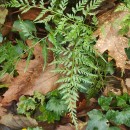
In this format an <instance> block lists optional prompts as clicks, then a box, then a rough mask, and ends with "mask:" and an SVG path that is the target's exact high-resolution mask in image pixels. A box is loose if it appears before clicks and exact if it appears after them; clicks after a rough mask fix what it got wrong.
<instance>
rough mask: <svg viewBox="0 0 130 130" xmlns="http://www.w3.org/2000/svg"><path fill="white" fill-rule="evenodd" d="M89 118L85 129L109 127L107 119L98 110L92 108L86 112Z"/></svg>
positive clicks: (98, 129) (103, 129) (100, 129)
mask: <svg viewBox="0 0 130 130" xmlns="http://www.w3.org/2000/svg"><path fill="white" fill-rule="evenodd" d="M88 116H89V117H90V120H89V121H88V125H87V128H86V130H95V129H96V130H107V129H108V128H109V125H108V124H107V123H108V120H107V119H106V118H105V117H104V116H103V114H102V113H101V112H100V111H99V110H92V111H90V112H88Z"/></svg>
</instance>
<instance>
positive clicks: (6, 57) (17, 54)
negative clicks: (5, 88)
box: [0, 40, 28, 78]
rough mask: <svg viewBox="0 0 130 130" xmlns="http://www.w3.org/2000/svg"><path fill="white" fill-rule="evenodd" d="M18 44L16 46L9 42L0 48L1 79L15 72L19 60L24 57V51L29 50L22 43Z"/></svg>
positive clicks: (18, 42)
mask: <svg viewBox="0 0 130 130" xmlns="http://www.w3.org/2000/svg"><path fill="white" fill-rule="evenodd" d="M16 42H17V44H16V45H12V42H8V43H6V44H3V45H2V44H1V46H0V55H1V57H0V68H1V69H0V78H2V76H4V74H5V73H13V72H14V70H15V65H16V64H17V62H18V60H19V59H20V58H21V57H22V55H23V54H24V51H26V50H27V49H28V47H27V46H26V45H25V44H24V43H23V42H22V41H19V40H17V41H16Z"/></svg>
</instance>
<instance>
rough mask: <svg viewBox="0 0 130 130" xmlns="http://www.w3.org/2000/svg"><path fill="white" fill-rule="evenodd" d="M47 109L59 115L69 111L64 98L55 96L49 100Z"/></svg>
mask: <svg viewBox="0 0 130 130" xmlns="http://www.w3.org/2000/svg"><path fill="white" fill-rule="evenodd" d="M46 109H47V110H49V111H53V112H55V113H56V114H57V115H63V114H64V113H65V112H66V111H67V106H66V104H65V102H64V101H63V100H61V99H57V98H56V97H53V98H51V99H50V100H49V101H48V102H47V105H46Z"/></svg>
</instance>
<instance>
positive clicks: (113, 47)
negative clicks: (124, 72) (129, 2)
mask: <svg viewBox="0 0 130 130" xmlns="http://www.w3.org/2000/svg"><path fill="white" fill-rule="evenodd" d="M109 13H110V14H109ZM127 14H128V12H120V13H115V12H108V14H105V15H103V16H100V19H99V21H102V19H104V17H107V16H109V19H105V22H104V23H102V22H101V23H102V26H101V27H99V29H98V30H97V31H96V32H95V35H96V36H99V39H98V41H97V43H96V45H95V48H96V49H98V51H99V52H100V53H101V54H102V53H104V52H105V51H108V54H109V56H111V57H112V58H113V59H115V61H116V66H117V67H120V68H121V69H125V67H126V66H125V64H126V60H127V56H126V53H125V50H124V49H125V48H127V47H128V39H127V38H125V37H123V36H121V35H119V33H118V32H119V29H120V28H121V26H120V24H121V20H122V19H123V17H125V16H126V15H127Z"/></svg>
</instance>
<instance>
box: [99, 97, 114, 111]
mask: <svg viewBox="0 0 130 130" xmlns="http://www.w3.org/2000/svg"><path fill="white" fill-rule="evenodd" d="M112 99H113V97H104V96H101V97H100V98H99V99H98V104H99V105H100V106H101V108H102V109H103V110H105V111H107V110H108V109H109V106H110V104H111V101H112Z"/></svg>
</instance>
